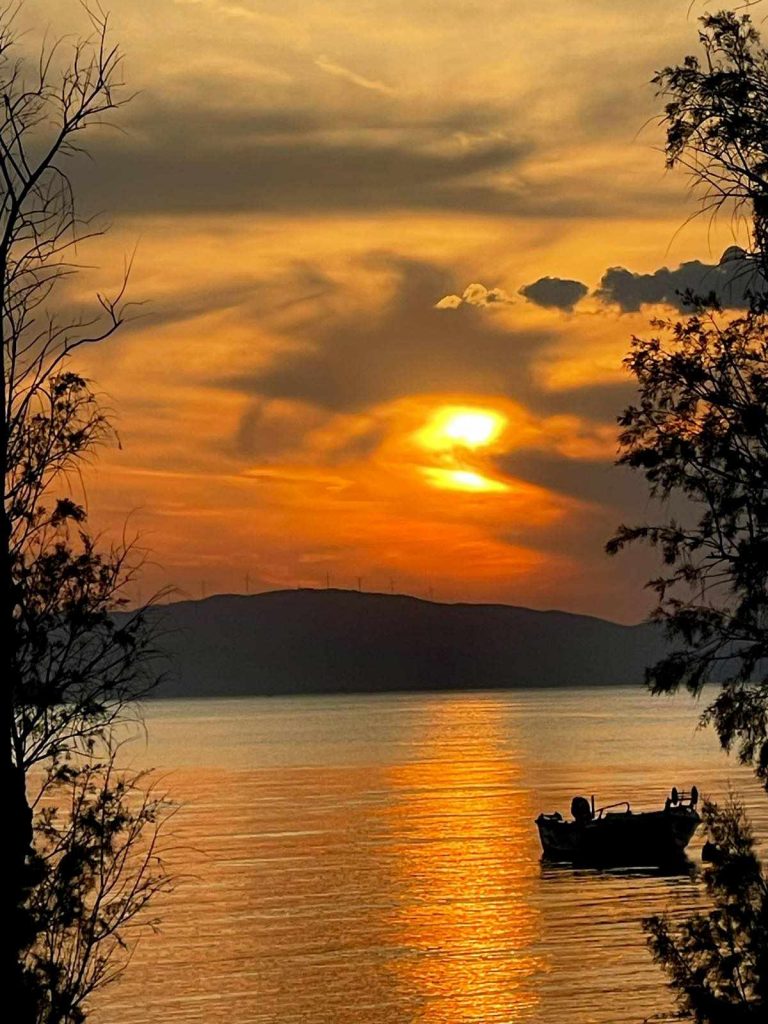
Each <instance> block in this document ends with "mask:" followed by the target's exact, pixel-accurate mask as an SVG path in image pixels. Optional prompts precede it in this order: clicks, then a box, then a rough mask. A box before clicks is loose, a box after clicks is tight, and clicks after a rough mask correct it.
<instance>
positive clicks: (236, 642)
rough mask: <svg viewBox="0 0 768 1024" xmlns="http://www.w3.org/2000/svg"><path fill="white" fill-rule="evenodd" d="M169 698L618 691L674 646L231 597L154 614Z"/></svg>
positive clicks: (625, 629) (280, 595) (458, 614)
mask: <svg viewBox="0 0 768 1024" xmlns="http://www.w3.org/2000/svg"><path fill="white" fill-rule="evenodd" d="M151 615H152V616H153V617H157V618H158V619H159V623H158V624H159V625H160V626H161V629H162V633H163V640H162V646H163V649H164V652H165V653H166V654H167V656H168V659H169V660H168V664H167V668H168V669H169V679H168V680H167V681H166V682H164V683H163V684H162V686H161V687H160V689H159V690H158V691H157V692H158V695H159V696H185V697H193V696H194V697H197V696H223V695H228V696H230V695H246V694H287V693H330V692H354V691H385V690H453V689H494V688H506V687H522V686H585V685H591V686H610V685H621V684H634V683H639V682H640V681H641V680H642V677H643V670H644V668H645V667H646V665H649V664H651V663H652V662H653V661H654V660H656V659H657V658H658V657H659V656H660V654H661V653H662V651H663V641H662V640H661V637H660V635H659V632H658V630H656V629H655V628H654V627H652V626H647V625H640V626H620V625H617V624H616V623H612V622H606V621H605V620H603V619H596V618H591V617H588V616H584V615H571V614H568V613H566V612H556V611H552V612H540V611H532V610H531V609H528V608H517V607H513V606H510V605H489V604H487V605H482V604H437V603H434V602H431V601H421V600H418V599H417V598H414V597H405V596H403V595H392V594H365V593H357V592H356V591H349V590H283V591H275V592H271V593H266V594H258V595H255V596H248V597H246V596H239V595H232V594H228V595H224V594H223V595H219V596H216V597H210V598H207V599H206V600H202V601H184V602H179V603H178V604H171V605H167V606H164V607H158V608H156V609H153V611H152V612H151Z"/></svg>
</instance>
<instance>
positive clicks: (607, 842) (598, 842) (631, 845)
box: [536, 808, 701, 867]
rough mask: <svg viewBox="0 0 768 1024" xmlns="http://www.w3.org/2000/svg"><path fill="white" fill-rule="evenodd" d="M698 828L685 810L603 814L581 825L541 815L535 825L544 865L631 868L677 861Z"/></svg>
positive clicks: (691, 813) (695, 816) (694, 816)
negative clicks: (553, 862)
mask: <svg viewBox="0 0 768 1024" xmlns="http://www.w3.org/2000/svg"><path fill="white" fill-rule="evenodd" d="M700 822H701V818H700V817H699V815H698V814H697V813H696V811H695V810H692V809H691V808H679V809H676V810H665V811H649V812H644V813H641V814H633V813H631V812H627V813H620V814H606V815H605V816H603V817H601V818H597V819H594V820H591V821H587V822H576V821H564V820H563V819H562V818H560V817H559V816H555V815H547V814H540V815H539V817H538V818H537V819H536V825H537V827H538V830H539V838H540V839H541V846H542V850H543V851H544V857H545V858H546V859H547V860H553V861H570V862H571V863H574V864H604V865H624V866H637V867H645V866H654V867H658V866H663V865H664V864H669V863H672V862H674V861H676V860H679V859H680V858H681V857H683V856H684V853H685V848H686V847H687V846H688V843H689V842H690V841H691V838H692V836H693V834H694V832H695V831H696V828H697V827H698V825H699V823H700Z"/></svg>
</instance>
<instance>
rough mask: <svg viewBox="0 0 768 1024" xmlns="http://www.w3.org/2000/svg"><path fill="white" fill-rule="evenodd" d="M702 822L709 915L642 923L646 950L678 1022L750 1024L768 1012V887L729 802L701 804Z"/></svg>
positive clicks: (739, 813)
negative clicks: (670, 994)
mask: <svg viewBox="0 0 768 1024" xmlns="http://www.w3.org/2000/svg"><path fill="white" fill-rule="evenodd" d="M703 817H704V822H705V824H706V827H707V829H708V832H709V834H710V836H711V841H710V842H709V843H708V846H707V852H708V856H709V859H710V860H711V865H710V867H709V869H708V870H707V871H706V873H705V883H706V891H707V895H708V897H709V899H710V902H711V903H712V905H713V909H711V910H709V911H705V912H702V913H699V914H694V915H693V916H692V917H690V918H688V919H687V920H685V921H683V922H682V923H679V924H677V925H672V924H671V923H670V921H669V920H667V919H666V918H663V917H659V916H656V917H651V918H649V919H648V920H647V921H646V922H645V928H646V931H647V932H648V935H649V946H650V948H651V950H652V952H653V955H654V958H655V960H656V961H657V963H659V964H661V965H662V967H663V968H664V970H665V971H666V972H667V973H668V974H669V976H670V984H671V987H672V989H673V991H674V993H675V998H676V1000H677V1003H678V1006H679V1009H680V1011H681V1013H682V1014H683V1016H684V1017H687V1018H689V1019H692V1020H694V1021H697V1022H703V1024H758V1021H760V1022H762V1021H764V1020H765V1016H766V1008H768V880H766V878H765V875H764V873H763V870H762V868H761V865H760V861H759V860H758V858H757V857H756V855H755V850H754V839H753V836H752V831H751V829H750V827H749V824H748V822H747V820H746V818H745V815H744V810H743V808H742V806H741V805H740V804H739V803H738V802H737V801H734V800H731V801H730V802H729V803H728V804H726V806H725V807H722V808H720V807H718V806H717V804H714V803H705V804H704V808H703Z"/></svg>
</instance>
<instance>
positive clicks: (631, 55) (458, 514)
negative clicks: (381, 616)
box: [21, 0, 743, 621]
mask: <svg viewBox="0 0 768 1024" xmlns="http://www.w3.org/2000/svg"><path fill="white" fill-rule="evenodd" d="M107 6H108V7H109V9H110V10H111V12H112V25H113V35H114V38H115V39H116V40H119V42H120V43H121V46H122V48H123V49H124V51H125V54H126V62H125V77H126V80H127V82H128V84H129V87H130V90H131V91H134V90H135V91H137V93H138V94H137V96H136V97H135V98H134V100H133V101H132V102H131V104H130V105H129V106H128V107H127V108H125V109H124V110H123V111H122V112H121V114H120V116H119V118H118V123H119V125H120V127H121V128H122V129H123V130H122V131H115V130H106V129H104V130H99V131H97V132H94V133H93V134H92V136H91V138H90V142H88V140H87V139H84V140H83V141H84V142H86V143H87V144H88V147H89V149H90V151H91V153H92V155H93V161H92V162H90V163H89V162H84V163H83V164H82V165H81V166H80V168H79V169H78V171H77V174H76V180H77V183H78V187H79V190H80V195H81V197H82V202H83V204H84V206H85V208H86V209H88V210H104V211H107V212H108V213H109V217H110V220H111V223H112V229H111V231H110V233H109V235H108V236H107V237H106V238H104V239H102V240H101V241H100V242H99V244H98V245H97V246H96V247H95V248H93V251H91V248H90V247H86V251H85V252H84V254H83V262H84V263H87V264H89V265H92V266H93V268H94V269H92V270H88V271H87V272H85V273H83V274H82V275H80V277H79V278H78V279H77V282H76V283H75V284H72V285H70V288H71V289H72V292H73V294H71V295H70V296H68V301H72V302H75V303H77V304H83V305H84V304H87V302H88V301H89V298H90V296H92V294H93V293H94V291H95V289H96V288H100V289H106V290H109V289H110V288H113V287H114V286H115V285H116V284H117V283H118V282H119V279H120V277H121V274H122V268H123V264H124V259H125V258H126V257H127V256H130V254H131V253H132V252H133V251H134V250H135V260H134V269H133V273H132V277H131V283H130V291H131V298H134V299H136V301H138V302H141V303H143V305H141V306H140V307H138V309H137V313H138V314H139V315H138V316H137V318H136V319H135V320H134V321H133V322H132V323H131V324H130V325H129V326H127V327H126V328H125V329H123V330H122V332H121V333H120V334H119V336H117V337H115V338H114V339H112V340H110V341H109V342H108V343H107V344H105V345H104V346H102V347H101V348H100V349H98V350H95V349H94V350H90V351H89V352H88V355H87V361H86V360H85V359H81V360H80V362H79V363H78V365H79V366H80V367H82V368H83V369H84V370H85V371H86V372H87V373H88V374H89V375H90V376H92V377H93V378H94V379H95V380H96V382H97V383H98V386H99V389H100V390H101V391H102V392H103V393H104V394H105V396H106V398H107V402H108V404H109V406H110V407H111V408H113V409H114V410H115V417H116V422H117V426H118V429H119V434H120V439H121V447H120V448H119V449H118V448H115V449H108V450H105V451H104V452H103V453H102V455H101V457H100V460H99V463H98V465H97V466H96V467H94V469H92V470H89V471H88V473H87V475H86V484H87V492H88V502H89V507H90V512H91V517H92V525H93V526H94V527H95V528H96V529H98V530H100V531H104V532H105V533H106V535H107V536H109V535H114V534H115V533H118V534H119V533H120V532H121V531H122V529H123V524H124V522H125V519H126V516H128V530H129V532H138V533H139V534H140V535H141V538H142V542H143V543H144V544H145V545H146V547H147V548H148V549H149V550H150V552H151V555H150V563H149V564H148V566H147V569H146V572H145V577H144V582H143V583H142V587H143V594H144V596H145V597H146V596H148V595H149V593H151V592H152V590H154V589H155V588H157V587H158V586H160V585H163V584H172V585H175V586H177V587H179V588H180V591H181V592H182V593H183V594H185V595H189V596H199V595H200V594H201V592H203V590H204V591H205V592H206V593H213V592H217V591H242V590H244V589H245V586H246V575H247V576H248V578H249V587H250V589H251V591H257V590H264V589H273V588H281V587H295V586H325V585H326V581H327V580H330V583H331V585H332V586H340V587H356V586H357V585H358V578H360V579H361V583H362V587H363V589H370V590H389V589H390V588H392V589H394V590H397V591H403V592H406V593H412V594H416V595H419V596H427V595H428V594H430V593H431V594H433V595H434V597H435V599H437V600H445V601H456V600H468V601H491V600H492V601H505V602H511V603H516V604H524V605H530V606H533V607H539V608H550V607H559V608H565V609H568V610H572V611H579V612H587V613H594V614H598V615H605V616H607V617H610V618H614V619H620V620H623V621H635V620H637V619H639V618H640V617H641V616H642V615H643V614H645V612H646V611H647V609H648V602H649V597H648V595H647V594H644V593H643V591H642V589H641V583H642V581H643V580H644V579H645V578H646V577H647V575H648V571H649V568H650V563H649V561H648V558H647V557H639V556H635V555H633V556H629V557H624V558H621V559H618V560H609V559H607V557H606V556H605V555H604V554H603V553H602V549H603V544H604V542H605V540H606V539H607V537H608V536H609V535H610V533H611V531H612V530H613V528H614V527H615V526H616V525H617V524H618V523H619V522H620V521H622V520H623V519H624V520H636V519H642V517H643V515H644V513H645V510H646V498H645V491H644V488H643V485H642V483H641V481H639V480H634V479H632V478H631V477H629V476H628V474H627V473H625V472H624V471H622V470H618V469H615V468H613V467H612V461H613V459H614V458H615V453H616V441H615V435H616V428H615V419H616V415H617V414H618V413H619V412H620V411H621V409H622V407H623V406H624V405H625V404H626V402H627V401H628V400H629V398H630V397H631V386H630V384H629V381H628V378H627V377H626V375H625V374H624V372H623V370H622V367H621V360H622V357H623V355H624V354H625V353H626V350H627V348H628V345H629V340H630V337H631V335H632V334H633V333H640V334H643V333H646V332H647V324H648V321H649V319H650V318H651V317H652V316H654V315H658V314H659V313H660V312H661V313H667V314H669V313H671V312H673V310H674V303H675V292H676V289H678V288H681V287H685V286H686V285H687V284H690V283H693V284H696V283H699V282H700V281H701V280H702V279H705V280H706V281H708V282H709V283H710V284H709V286H713V284H712V283H714V284H715V285H717V286H720V284H721V283H722V282H723V281H724V279H725V278H726V277H727V276H728V275H727V268H726V270H722V269H707V268H706V267H701V266H699V265H697V266H693V267H691V266H689V267H684V268H682V269H678V268H679V267H680V264H681V263H684V262H689V261H693V260H700V261H702V262H703V263H704V264H707V265H716V264H717V263H718V261H719V259H720V255H721V253H722V252H723V250H724V249H725V248H726V247H727V246H728V245H730V244H733V242H734V240H735V237H734V233H733V232H734V228H733V226H732V225H731V224H730V222H728V221H727V220H726V219H724V220H723V222H722V223H720V224H715V225H714V226H713V225H711V224H710V223H709V222H707V221H705V220H703V219H698V220H695V221H694V222H693V223H691V224H688V225H686V224H685V222H686V219H687V218H688V217H689V216H690V215H691V214H692V213H693V211H694V210H695V204H694V203H693V201H692V200H691V198H690V196H689V195H688V182H687V180H686V177H685V175H684V174H683V173H678V172H673V173H669V172H666V171H665V169H664V161H663V155H662V154H661V152H660V147H661V145H662V144H663V133H662V130H661V128H659V126H658V125H657V124H654V123H653V121H652V120H649V119H652V118H653V115H654V114H655V113H657V112H658V110H659V101H658V100H657V99H656V98H655V97H654V91H653V88H652V87H651V86H650V85H649V84H648V83H649V79H650V78H651V76H652V74H653V72H654V71H655V70H657V69H658V68H659V67H661V66H662V65H664V64H666V63H670V62H677V61H679V60H680V59H681V58H682V57H683V56H684V55H685V54H686V53H688V52H691V51H693V50H695V49H696V31H697V26H696V17H697V16H698V15H699V14H701V13H703V11H704V10H705V9H706V7H705V6H704V5H703V4H699V5H697V4H694V5H693V6H691V4H690V0H643V2H642V3H641V2H639V0H631V2H630V0H628V2H623V3H617V2H616V0H579V2H574V0H550V2H548V3H541V0H537V2H535V3H533V2H528V0H479V2H473V3H470V2H468V0H442V2H435V0H408V2H404V0H301V2H292V0H231V2H226V0H225V2H219V0H112V2H111V3H108V5H107ZM21 21H22V22H23V24H24V26H30V27H31V28H32V29H33V30H34V31H33V32H32V33H31V34H30V35H29V36H28V37H26V39H25V45H30V46H31V45H33V43H34V39H35V32H36V31H39V29H40V28H41V27H45V26H46V25H48V26H50V33H51V34H61V33H66V32H70V31H76V30H80V29H82V28H83V18H82V15H81V12H80V8H79V5H78V4H77V2H76V0H44V2H41V0H28V2H27V4H26V6H25V9H24V12H23V14H22V19H21ZM742 240H743V239H742ZM664 267H667V268H669V270H670V271H671V273H669V274H664V273H657V271H660V270H661V268H664ZM611 268H614V269H613V270H612V271H611V272H609V271H610V270H611ZM615 268H624V270H623V272H618V271H617V270H616V269H615ZM547 278H548V279H550V280H542V279H547ZM553 279H554V280H553ZM724 297H725V298H726V299H727V298H728V296H727V295H725V296H724ZM737 301H738V298H737V297H734V298H733V303H734V304H735V303H736V302H737ZM136 596H138V595H136Z"/></svg>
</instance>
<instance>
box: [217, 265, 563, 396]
mask: <svg viewBox="0 0 768 1024" xmlns="http://www.w3.org/2000/svg"><path fill="white" fill-rule="evenodd" d="M367 264H368V268H369V269H371V268H373V269H380V270H382V271H385V272H387V273H390V274H391V273H394V274H396V278H397V285H396V289H395V292H394V295H393V296H392V297H391V298H389V299H388V301H387V302H386V303H385V305H384V308H383V309H382V310H381V311H380V312H379V313H378V314H376V315H371V314H367V313H366V314H362V313H360V312H359V311H353V312H350V313H345V312H344V309H343V306H340V307H337V311H336V312H335V313H328V314H327V315H326V317H325V318H324V319H320V320H318V319H317V318H309V319H308V320H307V321H306V322H305V323H302V324H300V325H298V326H296V327H295V328H292V329H291V330H290V331H287V332H284V337H285V339H286V340H287V341H288V342H289V343H290V345H291V348H290V349H289V351H287V352H283V353H281V354H280V356H279V358H276V360H275V362H274V363H273V364H272V365H269V366H267V367H265V368H261V367H259V368H258V369H256V370H254V371H252V372H250V373H243V374H238V375H232V376H228V377H226V378H224V379H223V380H220V381H218V382H217V383H218V384H223V385H225V386H228V387H231V388H235V389H237V390H240V391H242V392H244V393H246V394H250V395H254V396H256V395H260V396H266V397H271V398H284V399H290V400H297V401H303V402H307V403H309V404H312V405H316V406H319V407H321V408H325V409H332V410H336V411H338V410H354V409H363V408H367V407H369V406H371V405H375V404H377V403H379V402H382V401H389V400H392V399H395V398H399V397H401V396H403V395H413V394H419V393H427V392H432V393H434V392H441V391H442V392H450V391H475V392H478V393H483V392H485V393H495V394H507V395H513V396H514V397H516V398H521V396H522V395H524V394H526V393H528V392H529V391H530V389H531V383H530V378H529V373H528V369H529V362H530V359H531V357H532V355H533V354H534V353H535V352H537V351H538V350H539V349H540V348H541V347H542V346H543V345H545V344H546V343H548V342H549V341H551V338H550V336H549V335H548V334H544V333H543V332H531V331H526V332H515V331H511V330H509V329H508V328H503V327H502V326H501V325H498V324H496V323H494V322H493V319H492V318H489V317H488V316H484V315H483V310H481V309H479V308H478V307H475V306H472V305H462V306H461V307H460V308H459V309H456V310H452V311H451V313H450V314H446V312H445V310H440V309H436V308H435V302H436V301H437V300H438V299H439V298H440V297H441V296H442V295H445V294H446V293H447V292H449V291H450V289H451V285H452V281H451V280H450V277H449V276H448V275H447V274H446V272H445V271H444V270H442V269H441V268H439V267H436V266H434V265H432V264H428V263H424V262H417V261H415V260H406V259H403V258H400V257H396V256H393V255H379V256H376V257H372V258H369V259H368V260H367Z"/></svg>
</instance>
